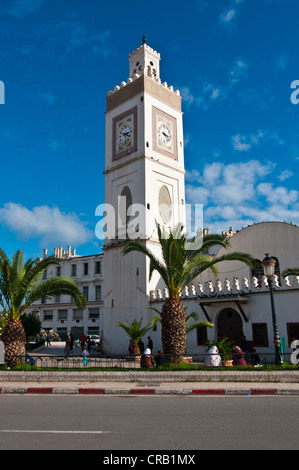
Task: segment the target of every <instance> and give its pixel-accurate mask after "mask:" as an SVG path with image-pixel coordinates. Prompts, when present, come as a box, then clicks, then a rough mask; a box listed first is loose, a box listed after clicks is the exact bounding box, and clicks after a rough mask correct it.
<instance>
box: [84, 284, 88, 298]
mask: <svg viewBox="0 0 299 470" xmlns="http://www.w3.org/2000/svg"><path fill="white" fill-rule="evenodd" d="M83 295H84V297H85V298H86V300H88V286H83Z"/></svg>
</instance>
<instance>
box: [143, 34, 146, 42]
mask: <svg viewBox="0 0 299 470" xmlns="http://www.w3.org/2000/svg"><path fill="white" fill-rule="evenodd" d="M142 42H143V44H146V35H145V34H144V35H143V38H142Z"/></svg>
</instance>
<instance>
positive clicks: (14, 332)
mask: <svg viewBox="0 0 299 470" xmlns="http://www.w3.org/2000/svg"><path fill="white" fill-rule="evenodd" d="M25 340H26V336H25V331H24V328H23V326H22V323H21V322H20V320H10V321H9V322H8V323H7V325H6V326H5V328H4V331H3V335H2V341H3V343H4V348H5V361H6V362H7V363H8V365H9V366H14V365H16V364H20V363H22V362H24V360H25Z"/></svg>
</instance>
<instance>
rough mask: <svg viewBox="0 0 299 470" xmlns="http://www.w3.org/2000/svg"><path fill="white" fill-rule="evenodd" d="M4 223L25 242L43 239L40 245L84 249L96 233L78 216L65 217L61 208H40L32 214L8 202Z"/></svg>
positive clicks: (0, 212) (2, 214)
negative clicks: (83, 246)
mask: <svg viewBox="0 0 299 470" xmlns="http://www.w3.org/2000/svg"><path fill="white" fill-rule="evenodd" d="M0 223H2V224H3V225H6V226H7V227H8V228H9V229H10V230H11V231H12V232H14V233H16V234H17V235H18V237H19V238H20V239H22V240H30V239H33V238H40V245H41V247H43V248H46V247H47V246H48V245H53V243H54V244H57V246H60V245H69V244H71V245H81V244H83V243H86V242H87V241H89V240H90V239H91V237H92V232H91V231H90V230H88V229H87V227H86V226H85V224H84V222H82V221H81V220H80V219H79V217H78V216H77V215H76V214H74V213H69V214H66V213H63V212H61V211H60V210H59V209H58V208H57V207H49V206H37V207H34V208H33V209H32V210H30V209H27V208H26V207H24V206H23V205H21V204H16V203H14V202H8V203H6V204H4V206H3V207H2V208H1V209H0Z"/></svg>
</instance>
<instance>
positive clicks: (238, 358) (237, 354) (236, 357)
mask: <svg viewBox="0 0 299 470" xmlns="http://www.w3.org/2000/svg"><path fill="white" fill-rule="evenodd" d="M247 365H248V364H247V362H246V361H245V352H243V351H242V349H241V348H239V346H236V347H235V348H234V349H233V366H247Z"/></svg>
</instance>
